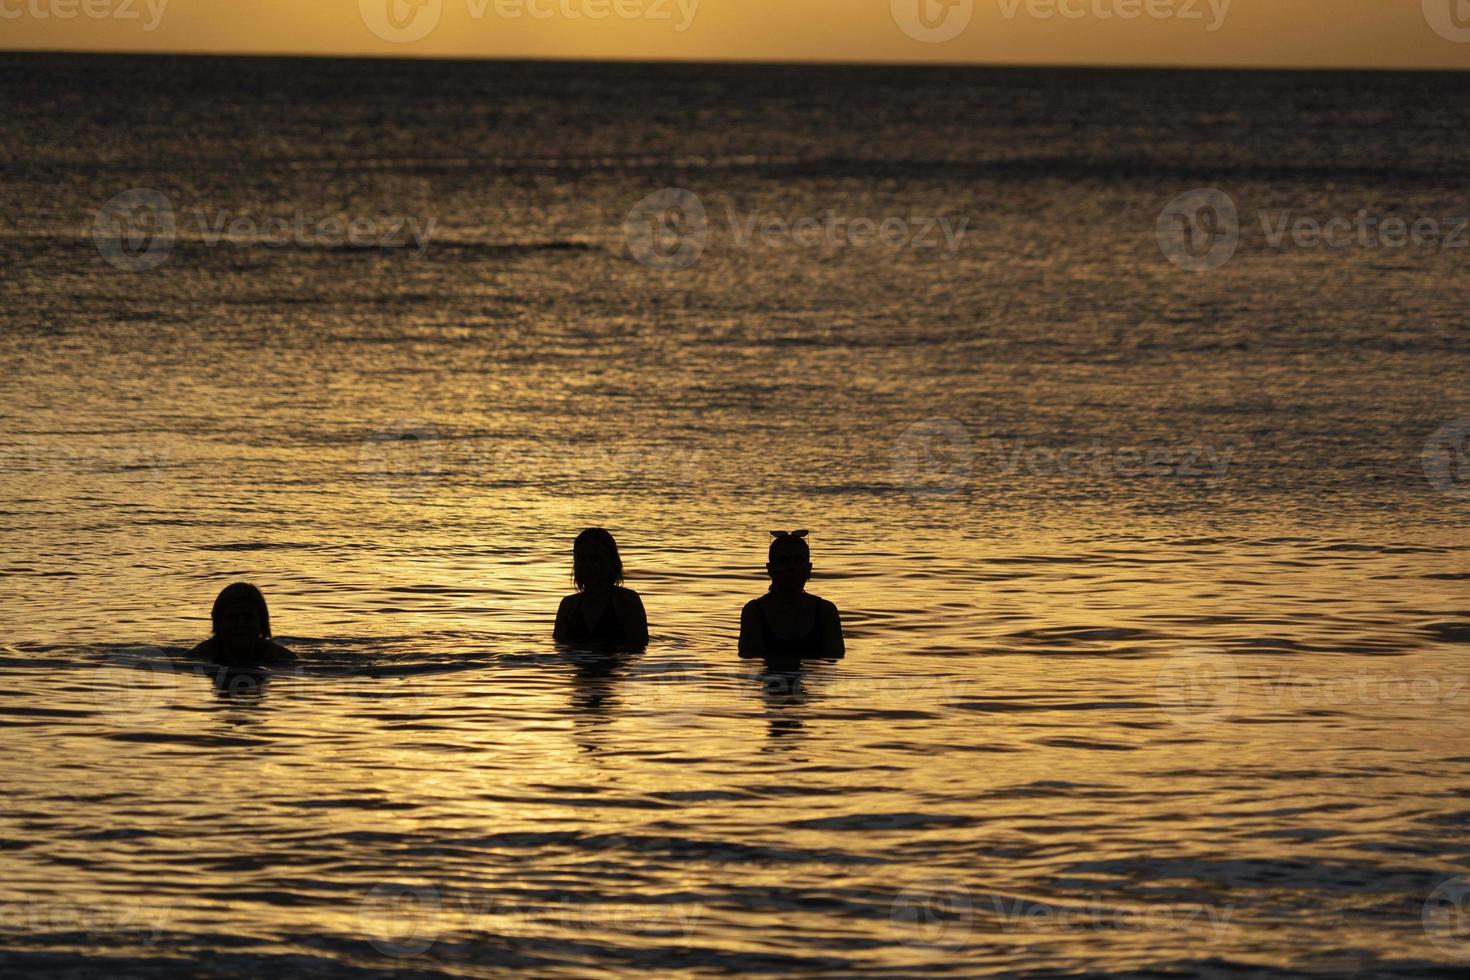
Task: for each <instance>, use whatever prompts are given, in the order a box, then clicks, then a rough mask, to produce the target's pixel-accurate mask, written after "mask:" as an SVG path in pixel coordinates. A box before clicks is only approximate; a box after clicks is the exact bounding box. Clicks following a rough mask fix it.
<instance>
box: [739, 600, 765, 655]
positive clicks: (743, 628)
mask: <svg viewBox="0 0 1470 980" xmlns="http://www.w3.org/2000/svg"><path fill="white" fill-rule="evenodd" d="M755 604H756V600H754V599H752V600H751V601H750V602H747V603H746V604H745V608H744V609H742V610H741V611H740V659H742V660H761V659H764V658H765V655H766V637H765V634H764V633H762V632H761V621H760V615H761V613H760V610H759V609H757V608H756V606H755Z"/></svg>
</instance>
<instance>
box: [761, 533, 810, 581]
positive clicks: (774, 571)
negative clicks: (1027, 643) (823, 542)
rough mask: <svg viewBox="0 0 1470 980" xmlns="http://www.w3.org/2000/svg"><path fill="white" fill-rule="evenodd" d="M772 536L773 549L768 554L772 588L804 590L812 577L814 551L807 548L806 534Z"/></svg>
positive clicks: (775, 534) (767, 567)
mask: <svg viewBox="0 0 1470 980" xmlns="http://www.w3.org/2000/svg"><path fill="white" fill-rule="evenodd" d="M771 535H772V538H771V548H770V550H769V551H768V552H767V553H766V573H767V574H768V575H770V576H771V588H772V589H773V590H774V589H801V588H804V587H805V586H806V583H807V580H808V579H810V578H811V577H812V550H811V548H809V547H808V546H807V543H806V532H805V531H772V532H771Z"/></svg>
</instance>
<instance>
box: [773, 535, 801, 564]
mask: <svg viewBox="0 0 1470 980" xmlns="http://www.w3.org/2000/svg"><path fill="white" fill-rule="evenodd" d="M777 548H787V549H790V550H793V551H797V552H799V553H800V554H801V560H802V561H807V562H809V561H811V560H812V549H811V546H810V545H808V544H807V543H806V538H798V537H794V536H791V537H784V538H772V539H771V547H770V548H769V549H768V550H767V551H766V561H775V560H776V549H777Z"/></svg>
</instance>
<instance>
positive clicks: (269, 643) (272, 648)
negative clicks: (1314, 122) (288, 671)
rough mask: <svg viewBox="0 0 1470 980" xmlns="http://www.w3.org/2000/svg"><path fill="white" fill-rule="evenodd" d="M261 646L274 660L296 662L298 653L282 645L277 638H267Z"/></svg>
mask: <svg viewBox="0 0 1470 980" xmlns="http://www.w3.org/2000/svg"><path fill="white" fill-rule="evenodd" d="M261 646H262V649H264V651H265V653H266V654H267V655H268V656H269V657H270V658H271V659H272V660H285V661H290V662H293V663H294V662H295V661H296V659H297V657H296V654H294V653H292V652H291V651H290V650H288V649H287V648H285V647H283V646H281V645H280V644H279V643H277V642H276V641H275V640H266V641H265V642H264V643H263V644H261Z"/></svg>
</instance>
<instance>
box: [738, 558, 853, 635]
mask: <svg viewBox="0 0 1470 980" xmlns="http://www.w3.org/2000/svg"><path fill="white" fill-rule="evenodd" d="M806 535H807V532H806V531H772V532H771V538H772V540H771V546H770V549H769V550H768V551H767V553H766V574H767V575H769V576H770V577H771V587H770V590H769V591H768V592H766V594H765V595H763V596H761V597H760V598H758V599H752V600H750V601H749V602H747V603H746V604H745V608H744V609H743V610H741V612H740V656H741V657H743V658H745V659H765V660H770V661H797V660H803V659H812V660H841V659H842V658H843V656H844V655H845V654H846V646H845V645H844V644H843V641H842V618H841V616H839V615H838V613H837V607H836V606H835V605H833V604H832V603H831V602H828V601H827V600H826V599H823V598H822V597H821V596H817V595H812V594H811V593H809V592H807V591H806V583H807V581H808V580H809V579H811V577H812V553H811V548H810V547H809V546H808V545H807V543H806Z"/></svg>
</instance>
